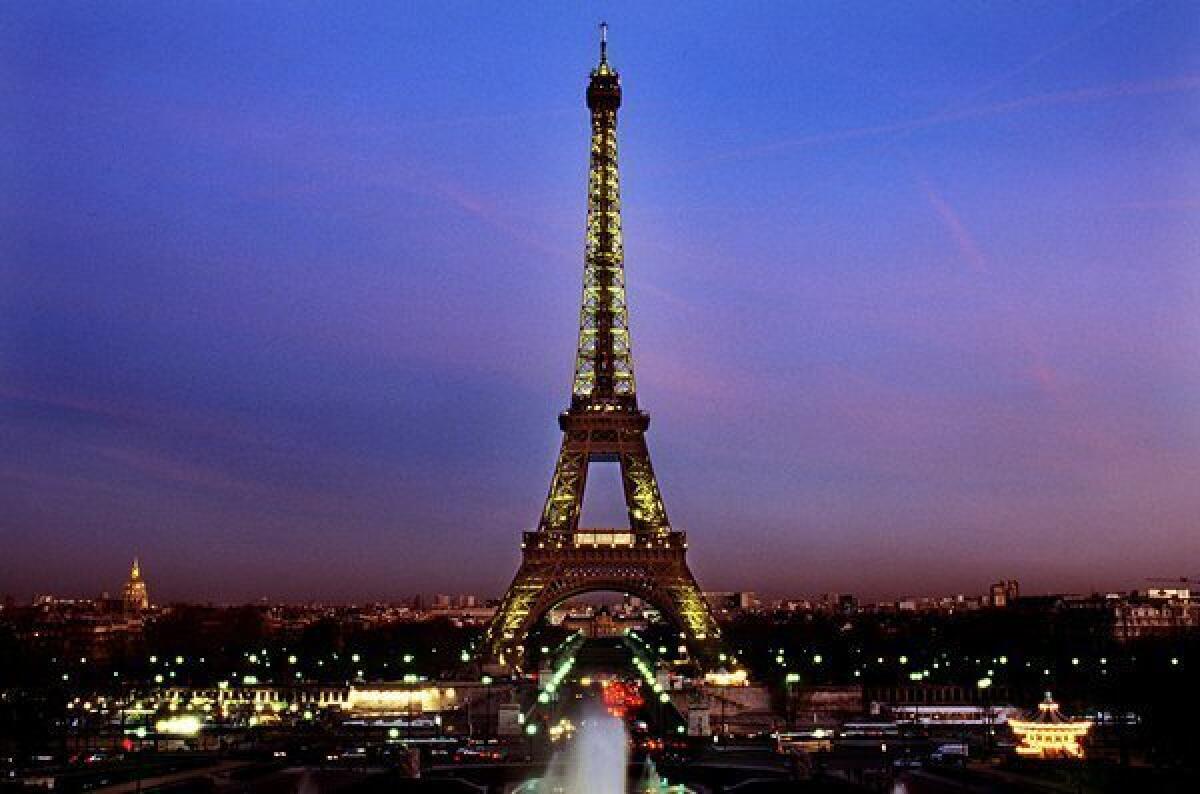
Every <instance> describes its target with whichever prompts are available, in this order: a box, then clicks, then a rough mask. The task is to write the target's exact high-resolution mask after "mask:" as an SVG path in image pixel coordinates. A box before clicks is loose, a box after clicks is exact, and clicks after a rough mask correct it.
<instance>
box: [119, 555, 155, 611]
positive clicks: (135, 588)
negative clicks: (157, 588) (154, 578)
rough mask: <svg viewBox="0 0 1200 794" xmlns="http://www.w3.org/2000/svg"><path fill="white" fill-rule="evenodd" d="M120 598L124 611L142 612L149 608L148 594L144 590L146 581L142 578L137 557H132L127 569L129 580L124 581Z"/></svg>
mask: <svg viewBox="0 0 1200 794" xmlns="http://www.w3.org/2000/svg"><path fill="white" fill-rule="evenodd" d="M121 600H122V602H123V604H124V606H125V611H126V612H144V611H145V610H147V609H149V608H150V594H149V592H147V590H146V582H145V580H143V579H142V566H141V565H140V564H138V559H137V557H134V558H133V566H132V567H131V568H130V569H129V581H127V582H125V587H124V588H123V590H122V597H121Z"/></svg>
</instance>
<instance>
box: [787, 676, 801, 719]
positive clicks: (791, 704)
mask: <svg viewBox="0 0 1200 794" xmlns="http://www.w3.org/2000/svg"><path fill="white" fill-rule="evenodd" d="M783 683H784V691H785V695H786V697H787V721H788V730H789V731H790V730H792V729H793V728H795V722H796V698H795V697H794V696H793V692H792V687H794V686H795V685H796V684H798V683H800V674H799V673H788V674H787V675H785V676H784V677H783Z"/></svg>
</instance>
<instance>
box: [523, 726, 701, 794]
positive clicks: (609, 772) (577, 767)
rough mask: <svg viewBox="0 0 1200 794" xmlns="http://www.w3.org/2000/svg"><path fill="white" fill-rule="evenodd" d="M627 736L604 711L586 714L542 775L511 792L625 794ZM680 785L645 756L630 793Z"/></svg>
mask: <svg viewBox="0 0 1200 794" xmlns="http://www.w3.org/2000/svg"><path fill="white" fill-rule="evenodd" d="M628 763H629V736H628V734H626V732H625V724H624V723H623V722H621V720H619V719H616V718H615V717H612V716H610V715H609V714H607V713H604V712H599V713H589V715H588V716H587V717H585V718H583V719H582V720H581V722H580V724H579V729H578V730H577V731H576V732H575V738H574V739H572V740H571V742H570V744H569V745H568V747H567V748H565V750H563V751H562V752H559V753H556V754H555V755H554V757H553V758H552V759H551V760H550V764H549V765H548V766H547V768H546V774H545V776H544V777H541V778H535V779H533V780H528V781H526V782H524V783H522V784H521V785H520V786H518V787H517V788H516V789H515V790H514V791H513V794H626V777H627V773H628ZM687 791H688V789H686V788H684V787H683V786H672V785H669V784H668V783H667V781H666V779H665V778H661V777H659V775H658V770H657V769H656V768H655V766H654V762H653V761H651V760H650V759H646V763H645V765H644V766H643V768H642V773H641V776H640V777H639V779H638V780H637V782H636V783H635V784H634V785H633V787H632V788H630V789H629V792H630V794H684V793H685V792H687Z"/></svg>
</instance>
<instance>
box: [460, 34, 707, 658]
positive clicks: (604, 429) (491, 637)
mask: <svg viewBox="0 0 1200 794" xmlns="http://www.w3.org/2000/svg"><path fill="white" fill-rule="evenodd" d="M606 34H607V29H606V26H604V25H601V33H600V63H599V64H598V65H597V66H596V68H595V69H594V70H592V74H591V81H590V83H589V84H588V88H587V106H588V108H589V109H590V110H591V116H592V150H591V173H590V176H589V178H588V215H587V249H586V253H585V256H584V270H583V305H582V308H581V310H580V319H579V350H578V353H577V355H576V359H575V378H574V384H573V387H572V390H571V406H570V408H568V409H567V411H566V412H564V413H562V414H560V415H559V417H558V424H559V426H560V427H561V428H562V431H563V440H562V449H561V451H560V452H559V455H558V463H557V464H556V466H555V468H554V477H553V479H552V480H551V483H550V494H549V495H548V496H547V497H546V506H545V508H544V509H543V510H542V517H541V520H540V521H539V523H538V528H537V530H536V531H534V532H526V533H524V541H523V542H522V544H521V548H522V555H523V559H522V562H521V567H520V569H519V570H518V571H517V575H516V577H515V578H514V579H513V583H512V585H510V586H509V588H508V592H507V594H506V595H505V597H504V601H503V602H502V604H501V606H500V608H499V610H498V611H497V612H496V615H495V617H494V618H493V620H492V623H491V625H490V626H489V628H488V631H487V634H486V636H485V639H484V648H483V653H484V661H485V664H486V665H488V666H490V667H493V668H505V669H513V668H516V669H520V668H522V667H523V666H524V665H523V664H522V662H523V654H524V647H523V643H524V641H525V637H526V635H527V634H528V632H529V630H530V628H532V626H533V625H534V624H535V623H536V622H537V620H538V619H539V618H541V617H542V616H543V615H544V614H545V613H546V612H547V611H549V610H550V609H551V608H552V607H554V606H555V605H556V604H558V603H560V602H562V601H563V600H565V599H567V598H570V597H572V596H575V595H578V594H581V593H586V592H595V591H599V590H615V591H619V592H624V593H629V594H632V595H636V596H640V597H641V598H643V599H645V600H646V601H647V602H649V603H650V604H653V605H654V606H656V607H657V608H658V609H659V610H661V611H662V613H663V615H664V616H665V617H667V618H668V619H670V620H672V621H673V622H674V623H675V624H676V625H677V626H678V627H679V629H680V631H681V632H683V633H684V635H685V636H686V639H687V641H688V643H689V645H691V647H692V648H693V653H695V654H697V656H698V657H700V658H701V659H702V660H703V659H704V658H706V657H707V656H710V655H711V651H712V649H714V648H715V647H716V645H717V638H718V636H719V634H720V630H719V628H718V627H717V624H716V621H715V620H714V619H713V616H712V613H711V611H710V610H709V607H708V604H707V603H706V602H705V600H704V598H703V596H702V594H701V592H700V588H699V587H698V586H697V585H696V580H695V578H694V577H693V576H692V573H691V571H690V570H689V569H688V566H687V560H686V549H687V541H686V537H685V535H684V533H683V532H680V531H678V530H675V529H672V528H671V525H670V523H669V522H668V520H667V511H666V509H665V508H664V507H663V501H662V495H661V493H660V492H659V488H658V481H657V480H656V479H655V477H654V469H653V467H652V466H651V465H650V452H649V450H648V449H647V448H646V428H647V427H648V426H649V424H650V417H649V416H648V415H647V414H645V413H644V412H643V411H641V410H639V408H638V404H637V387H636V384H635V381H634V377H633V353H632V351H631V348H630V342H629V313H628V310H627V308H626V304H625V263H624V253H623V250H622V244H621V202H620V191H619V188H618V181H617V108H618V107H620V105H621V82H620V77H619V76H618V75H617V72H616V71H615V70H614V69H613V68H612V67H611V66H610V65H609V63H608V55H607V35H606ZM593 461H608V462H616V463H619V464H620V467H621V480H622V484H623V490H624V495H625V504H626V507H627V508H628V511H629V527H628V528H623V529H586V528H581V527H580V526H579V515H580V510H581V508H582V505H583V492H584V486H585V484H586V483H587V473H588V465H589V464H590V463H592V462H593Z"/></svg>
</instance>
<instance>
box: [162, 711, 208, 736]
mask: <svg viewBox="0 0 1200 794" xmlns="http://www.w3.org/2000/svg"><path fill="white" fill-rule="evenodd" d="M154 730H156V731H158V732H159V733H166V734H172V735H175V736H195V735H196V734H197V733H199V732H200V719H199V718H198V717H193V716H190V715H189V716H184V717H168V718H167V719H162V720H159V721H158V722H156V723H154Z"/></svg>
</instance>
